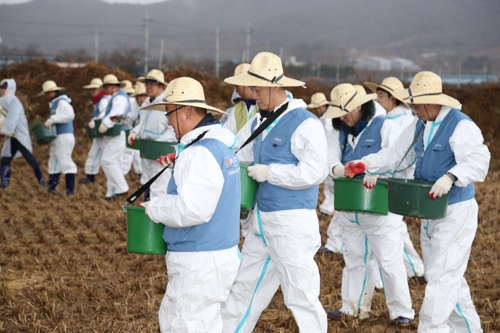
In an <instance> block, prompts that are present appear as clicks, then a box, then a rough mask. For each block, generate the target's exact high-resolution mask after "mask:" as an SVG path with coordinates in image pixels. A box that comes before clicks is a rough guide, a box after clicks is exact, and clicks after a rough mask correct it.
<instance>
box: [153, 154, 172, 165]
mask: <svg viewBox="0 0 500 333" xmlns="http://www.w3.org/2000/svg"><path fill="white" fill-rule="evenodd" d="M174 160H175V153H171V154H167V155H164V156H160V157H159V158H158V159H157V160H156V162H158V164H160V165H161V166H163V167H166V166H167V165H169V164H171V163H173V162H174Z"/></svg>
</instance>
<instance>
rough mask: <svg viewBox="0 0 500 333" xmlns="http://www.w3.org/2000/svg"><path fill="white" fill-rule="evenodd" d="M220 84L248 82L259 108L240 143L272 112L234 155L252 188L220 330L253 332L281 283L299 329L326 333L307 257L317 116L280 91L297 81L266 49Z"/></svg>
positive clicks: (318, 141) (315, 241) (312, 250)
mask: <svg viewBox="0 0 500 333" xmlns="http://www.w3.org/2000/svg"><path fill="white" fill-rule="evenodd" d="M224 81H225V82H227V83H229V84H233V85H239V86H248V87H250V88H251V89H252V91H253V94H254V99H255V100H256V102H257V105H258V106H259V109H260V111H259V113H258V114H257V115H255V116H254V117H253V118H252V119H250V121H249V122H247V123H246V125H245V126H244V127H243V128H242V129H241V131H240V132H238V141H239V142H240V145H241V143H243V142H245V141H246V140H247V138H249V137H250V135H251V133H252V132H254V131H255V130H256V129H257V128H258V127H259V125H261V123H263V122H264V121H265V119H267V117H273V118H274V117H276V115H279V117H278V118H276V120H274V121H273V122H272V123H271V124H270V125H269V126H267V128H266V129H265V130H264V131H263V132H262V133H261V134H259V135H258V136H257V137H256V138H255V140H253V141H252V142H251V143H250V144H248V145H247V146H245V147H244V148H243V149H242V150H240V151H239V153H238V158H239V160H240V162H242V163H245V164H250V163H255V164H254V165H253V166H250V167H249V168H248V170H249V176H250V177H252V178H254V179H255V180H256V181H257V182H259V186H258V190H257V195H256V198H255V203H254V209H253V210H252V211H251V212H250V222H251V223H250V224H251V227H252V229H253V230H252V233H249V235H248V236H247V237H246V238H245V241H244V243H243V248H242V262H241V266H240V270H239V272H238V277H237V278H236V281H235V283H234V285H233V286H232V288H231V294H230V295H229V299H228V301H227V302H226V303H225V305H224V307H223V310H222V319H223V322H224V329H223V332H252V330H253V329H254V327H255V324H256V323H257V320H258V319H259V316H260V314H261V313H262V311H263V310H264V309H265V308H266V307H267V306H268V304H269V302H270V301H271V299H272V298H273V295H274V294H275V292H276V290H277V289H278V287H279V286H280V285H281V288H282V290H283V295H284V301H285V304H286V306H287V307H288V308H289V309H290V310H291V311H292V313H293V316H294V318H295V321H296V322H297V325H298V327H299V330H300V331H301V332H326V331H327V325H328V323H327V318H326V313H325V310H324V309H323V306H322V305H321V303H320V301H319V288H320V281H319V270H318V266H317V265H316V262H315V261H314V255H315V254H316V252H317V251H318V248H319V247H320V244H321V237H320V233H319V223H318V216H317V214H316V204H317V201H318V189H319V184H320V183H321V182H323V180H324V179H325V178H326V176H327V174H328V170H327V165H326V162H327V160H326V154H327V148H326V138H325V133H324V130H323V126H322V124H321V121H320V120H319V119H318V118H317V117H316V116H314V115H313V114H312V113H310V112H309V111H307V110H306V104H305V103H304V101H302V100H298V99H290V98H288V96H287V94H286V91H285V90H284V88H286V87H298V86H303V85H304V83H303V82H301V81H298V80H294V79H291V78H288V77H285V76H284V73H283V67H282V64H281V59H280V58H279V57H278V56H276V55H274V54H272V53H269V52H261V53H259V54H257V55H256V56H255V58H254V59H253V60H252V63H251V65H250V68H249V69H248V72H247V73H243V74H241V75H238V76H233V77H230V78H226V79H225V80H224ZM274 112H276V114H275V113H274ZM273 118H271V119H273Z"/></svg>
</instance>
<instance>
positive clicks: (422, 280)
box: [410, 276, 427, 285]
mask: <svg viewBox="0 0 500 333" xmlns="http://www.w3.org/2000/svg"><path fill="white" fill-rule="evenodd" d="M410 281H413V282H415V283H416V284H420V285H422V284H426V283H427V281H426V280H425V276H412V277H411V278H410Z"/></svg>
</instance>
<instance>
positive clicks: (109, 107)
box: [104, 89, 132, 131]
mask: <svg viewBox="0 0 500 333" xmlns="http://www.w3.org/2000/svg"><path fill="white" fill-rule="evenodd" d="M118 95H121V96H123V97H125V98H126V99H127V110H126V111H125V112H124V113H123V114H122V115H121V117H122V118H123V117H125V116H126V115H127V114H128V113H129V112H130V111H132V107H131V106H130V100H129V99H128V95H127V93H126V92H125V91H123V90H122V89H120V90H118V92H117V93H116V95H113V96H111V99H110V100H109V103H108V106H107V107H106V114H105V115H104V116H107V115H108V114H109V113H110V112H111V109H112V108H113V100H114V99H115V97H116V96H118ZM128 129H130V126H122V131H126V130H128Z"/></svg>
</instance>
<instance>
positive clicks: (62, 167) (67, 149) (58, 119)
mask: <svg viewBox="0 0 500 333" xmlns="http://www.w3.org/2000/svg"><path fill="white" fill-rule="evenodd" d="M56 100H60V101H59V104H58V105H57V109H56V110H55V114H53V115H51V116H50V118H51V119H52V120H53V121H54V124H63V123H68V122H70V121H73V119H75V111H74V110H73V107H72V106H71V104H69V103H70V102H71V99H70V98H69V97H68V95H66V94H62V95H60V96H58V97H56V98H54V99H53V100H52V101H50V102H49V105H50V106H51V105H52V103H54V102H55V101H56ZM74 148H75V135H74V134H73V133H64V134H58V135H57V137H56V138H55V139H54V140H53V141H52V142H51V143H50V153H49V174H51V175H52V174H59V173H61V172H62V173H63V174H76V171H77V168H76V164H75V162H73V159H72V158H71V154H72V153H73V149H74Z"/></svg>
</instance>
